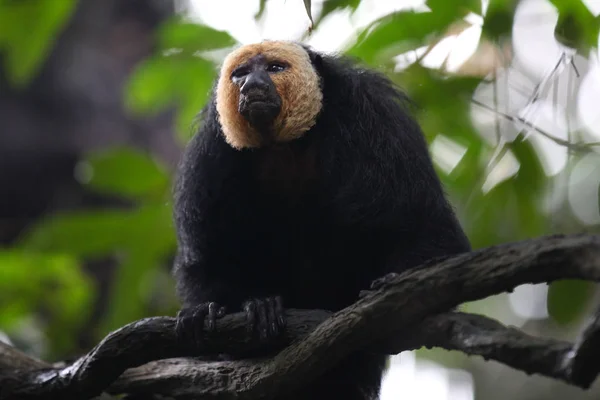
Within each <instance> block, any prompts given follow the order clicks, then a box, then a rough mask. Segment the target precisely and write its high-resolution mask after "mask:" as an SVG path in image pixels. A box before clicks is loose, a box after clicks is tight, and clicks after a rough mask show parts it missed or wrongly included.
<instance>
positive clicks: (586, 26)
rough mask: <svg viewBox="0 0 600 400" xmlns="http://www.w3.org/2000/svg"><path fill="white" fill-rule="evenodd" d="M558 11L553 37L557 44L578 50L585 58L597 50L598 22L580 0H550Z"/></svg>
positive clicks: (599, 22) (599, 31)
mask: <svg viewBox="0 0 600 400" xmlns="http://www.w3.org/2000/svg"><path fill="white" fill-rule="evenodd" d="M550 2H551V3H552V5H554V7H556V10H557V11H558V22H557V23H556V28H555V29H554V36H555V38H556V40H557V41H558V42H559V43H562V44H563V45H565V46H567V47H571V48H574V49H577V50H579V51H580V52H581V53H583V54H584V55H586V56H587V54H588V53H589V51H590V50H591V49H594V48H598V35H599V33H600V20H599V19H598V18H596V17H595V16H594V15H593V14H592V13H591V11H590V9H589V8H588V7H587V6H586V5H585V4H584V3H583V2H582V1H581V0H550Z"/></svg>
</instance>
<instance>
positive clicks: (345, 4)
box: [315, 0, 360, 26]
mask: <svg viewBox="0 0 600 400" xmlns="http://www.w3.org/2000/svg"><path fill="white" fill-rule="evenodd" d="M359 4H360V0H326V1H324V2H323V8H322V9H321V14H320V15H319V16H318V18H317V19H316V20H315V26H316V25H318V24H319V22H321V21H322V20H323V19H324V18H325V17H327V16H328V15H329V14H331V13H332V12H334V11H340V10H345V9H347V8H349V9H350V10H352V11H355V10H356V9H357V8H358V6H359Z"/></svg>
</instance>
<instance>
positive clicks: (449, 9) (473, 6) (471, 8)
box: [425, 0, 493, 18]
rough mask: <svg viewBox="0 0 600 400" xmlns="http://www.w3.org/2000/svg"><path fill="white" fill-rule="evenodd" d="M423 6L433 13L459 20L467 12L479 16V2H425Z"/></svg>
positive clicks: (444, 0) (428, 0)
mask: <svg viewBox="0 0 600 400" xmlns="http://www.w3.org/2000/svg"><path fill="white" fill-rule="evenodd" d="M492 1H493V0H492ZM425 4H426V5H427V7H429V9H430V10H431V11H433V12H437V13H444V14H447V15H454V16H455V18H459V17H460V16H462V15H465V14H466V13H467V12H473V13H475V14H479V15H481V0H461V1H447V0H427V1H426V2H425Z"/></svg>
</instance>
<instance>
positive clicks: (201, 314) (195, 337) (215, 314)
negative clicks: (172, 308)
mask: <svg viewBox="0 0 600 400" xmlns="http://www.w3.org/2000/svg"><path fill="white" fill-rule="evenodd" d="M224 315H225V307H222V306H220V305H219V304H217V303H215V302H212V301H209V302H206V303H200V304H198V305H196V306H193V307H186V308H182V309H181V310H180V311H179V312H178V313H177V317H176V319H177V321H176V324H175V331H176V333H177V338H178V339H183V340H187V341H192V342H193V343H199V342H200V341H202V337H203V335H204V333H205V332H208V333H212V332H214V330H215V328H216V325H217V319H219V318H222V317H223V316H224ZM205 321H206V322H207V325H206V329H205V328H204V322H205Z"/></svg>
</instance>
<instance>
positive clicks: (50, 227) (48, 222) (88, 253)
mask: <svg viewBox="0 0 600 400" xmlns="http://www.w3.org/2000/svg"><path fill="white" fill-rule="evenodd" d="M130 219H131V212H130V211H127V210H112V209H111V210H94V211H71V212H68V213H61V214H55V215H52V216H49V217H47V218H45V219H43V220H41V221H40V222H38V223H37V224H36V225H35V226H34V227H33V228H31V230H30V231H29V232H28V233H26V234H25V235H23V237H22V238H21V240H20V243H19V247H21V248H23V249H25V250H33V251H57V252H61V253H68V254H73V255H75V256H79V257H95V256H96V257H97V256H103V255H107V254H110V253H112V252H114V251H116V250H121V249H124V248H126V247H127V245H128V242H129V241H130V240H131V239H130V236H131V233H132V231H133V230H134V227H132V226H131V225H130Z"/></svg>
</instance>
